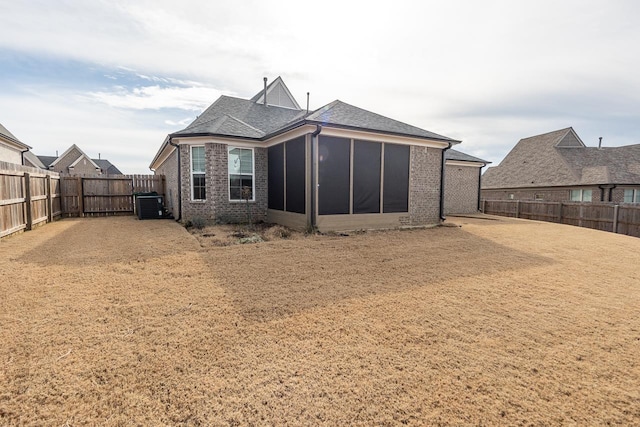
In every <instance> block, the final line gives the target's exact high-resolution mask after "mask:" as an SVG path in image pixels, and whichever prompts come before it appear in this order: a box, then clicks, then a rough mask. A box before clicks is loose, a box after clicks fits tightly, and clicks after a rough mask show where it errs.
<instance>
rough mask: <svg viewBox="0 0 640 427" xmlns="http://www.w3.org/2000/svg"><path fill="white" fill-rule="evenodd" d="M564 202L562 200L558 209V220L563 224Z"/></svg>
mask: <svg viewBox="0 0 640 427" xmlns="http://www.w3.org/2000/svg"><path fill="white" fill-rule="evenodd" d="M562 206H563V204H562V202H560V208H559V209H558V222H559V223H560V224H562Z"/></svg>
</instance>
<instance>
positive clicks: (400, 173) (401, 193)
mask: <svg viewBox="0 0 640 427" xmlns="http://www.w3.org/2000/svg"><path fill="white" fill-rule="evenodd" d="M409 148H410V147H409V146H408V145H397V144H385V145H384V191H383V195H382V197H383V212H385V213H390V212H408V211H409V152H410V151H409Z"/></svg>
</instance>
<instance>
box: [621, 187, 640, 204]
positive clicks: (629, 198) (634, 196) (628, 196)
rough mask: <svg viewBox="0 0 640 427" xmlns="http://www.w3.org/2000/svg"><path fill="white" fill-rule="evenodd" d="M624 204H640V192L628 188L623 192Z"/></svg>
mask: <svg viewBox="0 0 640 427" xmlns="http://www.w3.org/2000/svg"><path fill="white" fill-rule="evenodd" d="M624 202H625V203H640V190H639V189H637V188H628V189H625V190H624Z"/></svg>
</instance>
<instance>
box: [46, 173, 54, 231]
mask: <svg viewBox="0 0 640 427" xmlns="http://www.w3.org/2000/svg"><path fill="white" fill-rule="evenodd" d="M45 182H46V183H47V222H51V221H53V195H52V194H51V193H52V191H51V175H49V174H47V177H46V178H45Z"/></svg>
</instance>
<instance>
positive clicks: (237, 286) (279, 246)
mask: <svg viewBox="0 0 640 427" xmlns="http://www.w3.org/2000/svg"><path fill="white" fill-rule="evenodd" d="M203 256H204V258H205V262H207V263H208V264H209V265H210V268H211V270H212V274H213V276H214V277H215V278H217V279H218V281H219V283H220V285H221V286H223V287H224V289H225V291H226V293H227V296H228V297H229V298H230V299H231V300H232V302H233V304H234V305H235V306H236V308H237V309H238V311H239V312H240V314H242V315H243V316H244V317H245V318H247V319H248V320H253V321H269V320H272V319H276V318H279V317H283V316H289V315H292V314H294V313H297V312H301V311H304V310H308V309H312V308H315V307H324V306H328V305H331V304H334V303H338V302H340V301H344V300H348V299H353V298H364V297H370V296H374V295H378V294H387V293H394V292H402V291H406V290H410V289H412V288H418V287H423V286H435V285H438V284H440V283H442V282H448V281H451V280H454V279H456V278H463V277H471V276H478V275H485V274H495V273H499V272H501V271H508V270H518V269H525V268H529V267H534V266H540V265H547V264H551V263H553V260H552V259H549V258H545V257H542V256H539V255H535V254H530V253H525V252H520V251H516V250H514V249H512V248H508V247H506V246H502V245H499V244H496V243H495V242H492V241H490V240H487V239H483V238H481V237H478V236H475V235H473V234H470V233H468V232H466V231H463V230H461V229H459V228H444V227H440V228H435V229H428V230H411V231H389V232H376V233H366V234H362V235H352V236H349V237H328V236H312V237H309V238H307V239H301V240H292V241H286V240H284V241H278V242H268V243H263V244H259V245H241V246H233V247H226V248H214V249H210V250H209V251H206V252H204V254H203Z"/></svg>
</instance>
